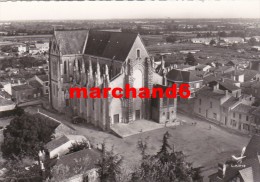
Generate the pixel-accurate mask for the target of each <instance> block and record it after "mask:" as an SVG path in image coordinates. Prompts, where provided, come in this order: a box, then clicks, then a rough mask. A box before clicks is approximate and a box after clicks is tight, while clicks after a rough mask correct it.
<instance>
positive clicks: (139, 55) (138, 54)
mask: <svg viewBox="0 0 260 182" xmlns="http://www.w3.org/2000/svg"><path fill="white" fill-rule="evenodd" d="M136 57H137V58H140V57H141V52H140V49H137V50H136Z"/></svg>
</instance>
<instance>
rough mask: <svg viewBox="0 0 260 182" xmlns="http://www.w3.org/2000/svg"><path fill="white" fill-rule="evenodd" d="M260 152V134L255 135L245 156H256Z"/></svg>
mask: <svg viewBox="0 0 260 182" xmlns="http://www.w3.org/2000/svg"><path fill="white" fill-rule="evenodd" d="M259 153H260V136H259V135H254V136H252V138H251V139H250V141H249V143H248V144H247V147H246V151H245V156H246V158H247V159H249V158H254V157H255V156H257V154H259Z"/></svg>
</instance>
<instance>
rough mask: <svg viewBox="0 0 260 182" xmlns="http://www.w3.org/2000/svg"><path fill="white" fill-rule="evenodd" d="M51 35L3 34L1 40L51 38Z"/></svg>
mask: <svg viewBox="0 0 260 182" xmlns="http://www.w3.org/2000/svg"><path fill="white" fill-rule="evenodd" d="M51 36H52V35H51V34H49V35H24V36H2V37H1V38H0V40H2V41H37V40H46V41H47V40H49V39H50V38H51Z"/></svg>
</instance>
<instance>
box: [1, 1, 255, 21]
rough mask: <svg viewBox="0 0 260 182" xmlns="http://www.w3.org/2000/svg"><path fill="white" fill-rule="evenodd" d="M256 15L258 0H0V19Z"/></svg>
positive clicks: (229, 16) (239, 16) (249, 16)
mask: <svg viewBox="0 0 260 182" xmlns="http://www.w3.org/2000/svg"><path fill="white" fill-rule="evenodd" d="M144 18H259V19H260V0H168V1H132V2H131V1H73V2H71V1H57V2H55V1H41V2H35V1H32V2H28V1H27V2H25V1H22V2H20V1H18V2H10V1H8V2H0V20H2V21H3V20H67V19H70V20H73V19H144Z"/></svg>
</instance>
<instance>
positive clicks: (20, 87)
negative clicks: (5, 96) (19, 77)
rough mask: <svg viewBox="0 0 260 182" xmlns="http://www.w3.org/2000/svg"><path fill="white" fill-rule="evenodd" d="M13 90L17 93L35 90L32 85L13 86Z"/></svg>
mask: <svg viewBox="0 0 260 182" xmlns="http://www.w3.org/2000/svg"><path fill="white" fill-rule="evenodd" d="M12 89H13V90H15V91H21V90H29V89H33V87H32V86H31V85H28V84H24V85H16V86H13V87H12Z"/></svg>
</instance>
